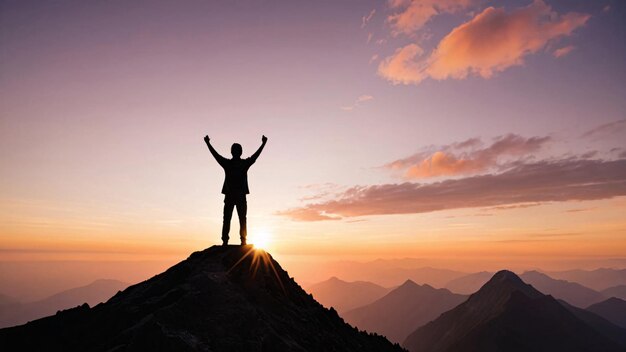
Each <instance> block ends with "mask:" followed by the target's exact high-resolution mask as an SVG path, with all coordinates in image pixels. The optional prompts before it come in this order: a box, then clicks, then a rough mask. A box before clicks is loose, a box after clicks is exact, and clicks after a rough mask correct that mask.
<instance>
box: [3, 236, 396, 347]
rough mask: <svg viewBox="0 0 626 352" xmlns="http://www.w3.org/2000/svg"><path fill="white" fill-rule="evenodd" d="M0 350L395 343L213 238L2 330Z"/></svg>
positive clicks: (273, 265)
mask: <svg viewBox="0 0 626 352" xmlns="http://www.w3.org/2000/svg"><path fill="white" fill-rule="evenodd" d="M0 350H2V351H18V350H19V351H35V350H36V351H114V350H115V351H276V352H281V351H366V352H367V351H372V352H374V351H383V352H384V351H401V350H402V349H401V348H400V346H399V345H397V344H396V345H393V344H391V343H390V342H389V341H388V340H387V339H385V338H384V337H382V336H378V335H373V334H368V333H365V332H360V331H358V330H357V329H355V328H353V327H351V326H350V325H348V324H347V323H345V322H344V321H343V319H341V318H340V317H339V316H338V315H337V312H336V311H335V310H333V309H330V310H329V309H326V308H324V307H323V306H322V305H320V304H319V303H318V302H316V301H315V300H314V299H313V298H312V297H311V295H309V294H307V293H306V292H305V291H304V290H303V289H302V288H301V287H300V286H299V285H298V284H297V283H296V282H295V281H294V280H293V279H292V278H290V277H289V275H288V273H287V272H285V271H284V270H283V269H282V268H281V267H280V265H279V264H278V263H277V262H276V261H274V260H273V259H272V257H271V256H270V255H269V254H267V253H266V252H264V251H260V250H255V249H254V248H253V247H252V246H213V247H211V248H208V249H206V250H204V251H201V252H195V253H193V254H192V255H191V256H190V257H189V258H188V259H186V260H184V261H182V262H180V263H178V264H177V265H175V266H173V267H171V268H169V269H168V270H167V271H165V272H163V273H161V274H159V275H157V276H155V277H153V278H151V279H149V280H147V281H144V282H142V283H139V284H136V285H133V286H130V287H129V288H127V289H125V290H124V291H123V292H121V293H118V294H116V295H115V296H113V297H112V298H111V299H110V300H108V301H107V302H106V303H102V304H98V305H96V306H95V307H89V306H88V305H83V306H80V307H77V308H74V309H70V310H66V311H63V312H59V313H57V314H55V315H54V316H50V317H47V318H43V319H39V320H35V321H32V322H30V323H28V324H26V325H21V326H17V327H12V328H5V329H1V330H0Z"/></svg>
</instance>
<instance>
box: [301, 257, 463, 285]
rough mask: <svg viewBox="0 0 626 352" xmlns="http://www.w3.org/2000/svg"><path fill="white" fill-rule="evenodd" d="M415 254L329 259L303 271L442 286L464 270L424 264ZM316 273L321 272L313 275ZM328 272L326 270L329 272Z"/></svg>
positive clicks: (312, 275) (385, 282) (313, 276)
mask: <svg viewBox="0 0 626 352" xmlns="http://www.w3.org/2000/svg"><path fill="white" fill-rule="evenodd" d="M425 263H426V261H425V260H423V259H419V258H402V259H376V260H373V261H369V262H355V261H330V262H327V263H324V264H321V265H320V266H316V267H315V270H311V271H310V273H308V274H307V277H310V280H312V281H313V282H316V281H322V280H325V279H326V278H327V277H329V276H336V277H340V278H341V279H342V280H345V281H367V282H372V283H375V284H377V285H380V286H383V287H394V286H399V285H401V284H402V283H403V282H405V281H406V280H407V279H409V280H412V281H414V282H416V283H418V284H420V285H421V284H429V285H431V286H433V287H444V285H445V284H446V283H448V282H449V281H450V280H453V279H456V278H458V277H461V276H465V275H467V273H464V272H459V271H454V270H448V269H438V268H432V267H429V266H425ZM316 273H323V276H322V277H316ZM329 273H330V274H329Z"/></svg>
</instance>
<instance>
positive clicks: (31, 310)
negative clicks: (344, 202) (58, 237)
mask: <svg viewBox="0 0 626 352" xmlns="http://www.w3.org/2000/svg"><path fill="white" fill-rule="evenodd" d="M128 286H129V284H128V283H125V282H121V281H118V280H105V279H102V280H96V281H94V282H92V283H91V284H89V285H86V286H81V287H76V288H73V289H69V290H66V291H63V292H59V293H57V294H55V295H52V296H50V297H48V298H45V299H42V300H39V301H35V302H26V303H22V302H18V301H16V300H15V299H9V300H7V299H3V300H2V302H4V303H2V304H0V328H3V327H7V326H13V325H18V324H24V323H26V322H28V321H30V320H33V319H37V318H42V317H45V316H47V315H50V314H54V313H56V312H57V311H58V310H63V309H68V308H72V307H76V306H78V305H81V304H83V303H87V304H89V305H96V304H98V303H100V302H105V301H106V300H108V299H109V298H111V297H113V295H114V294H116V293H117V292H118V291H120V290H123V289H125V288H126V287H128ZM5 297H6V296H5Z"/></svg>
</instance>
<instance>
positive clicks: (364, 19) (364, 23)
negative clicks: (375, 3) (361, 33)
mask: <svg viewBox="0 0 626 352" xmlns="http://www.w3.org/2000/svg"><path fill="white" fill-rule="evenodd" d="M375 14H376V9H372V11H370V13H369V14H368V15H366V16H363V17H362V18H361V28H365V26H367V24H368V23H369V21H371V20H372V18H373V17H374V15H375Z"/></svg>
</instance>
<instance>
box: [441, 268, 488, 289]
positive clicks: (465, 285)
mask: <svg viewBox="0 0 626 352" xmlns="http://www.w3.org/2000/svg"><path fill="white" fill-rule="evenodd" d="M493 274H494V273H492V272H488V271H481V272H478V273H473V274H469V275H465V276H461V277H459V278H456V279H454V280H451V281H450V282H448V283H447V284H446V286H445V287H446V288H447V289H448V290H450V291H452V292H454V293H460V294H464V295H469V294H472V293H474V292H476V291H478V289H480V288H481V287H482V286H483V285H484V284H485V283H486V282H487V281H489V279H491V277H492V276H493Z"/></svg>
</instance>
